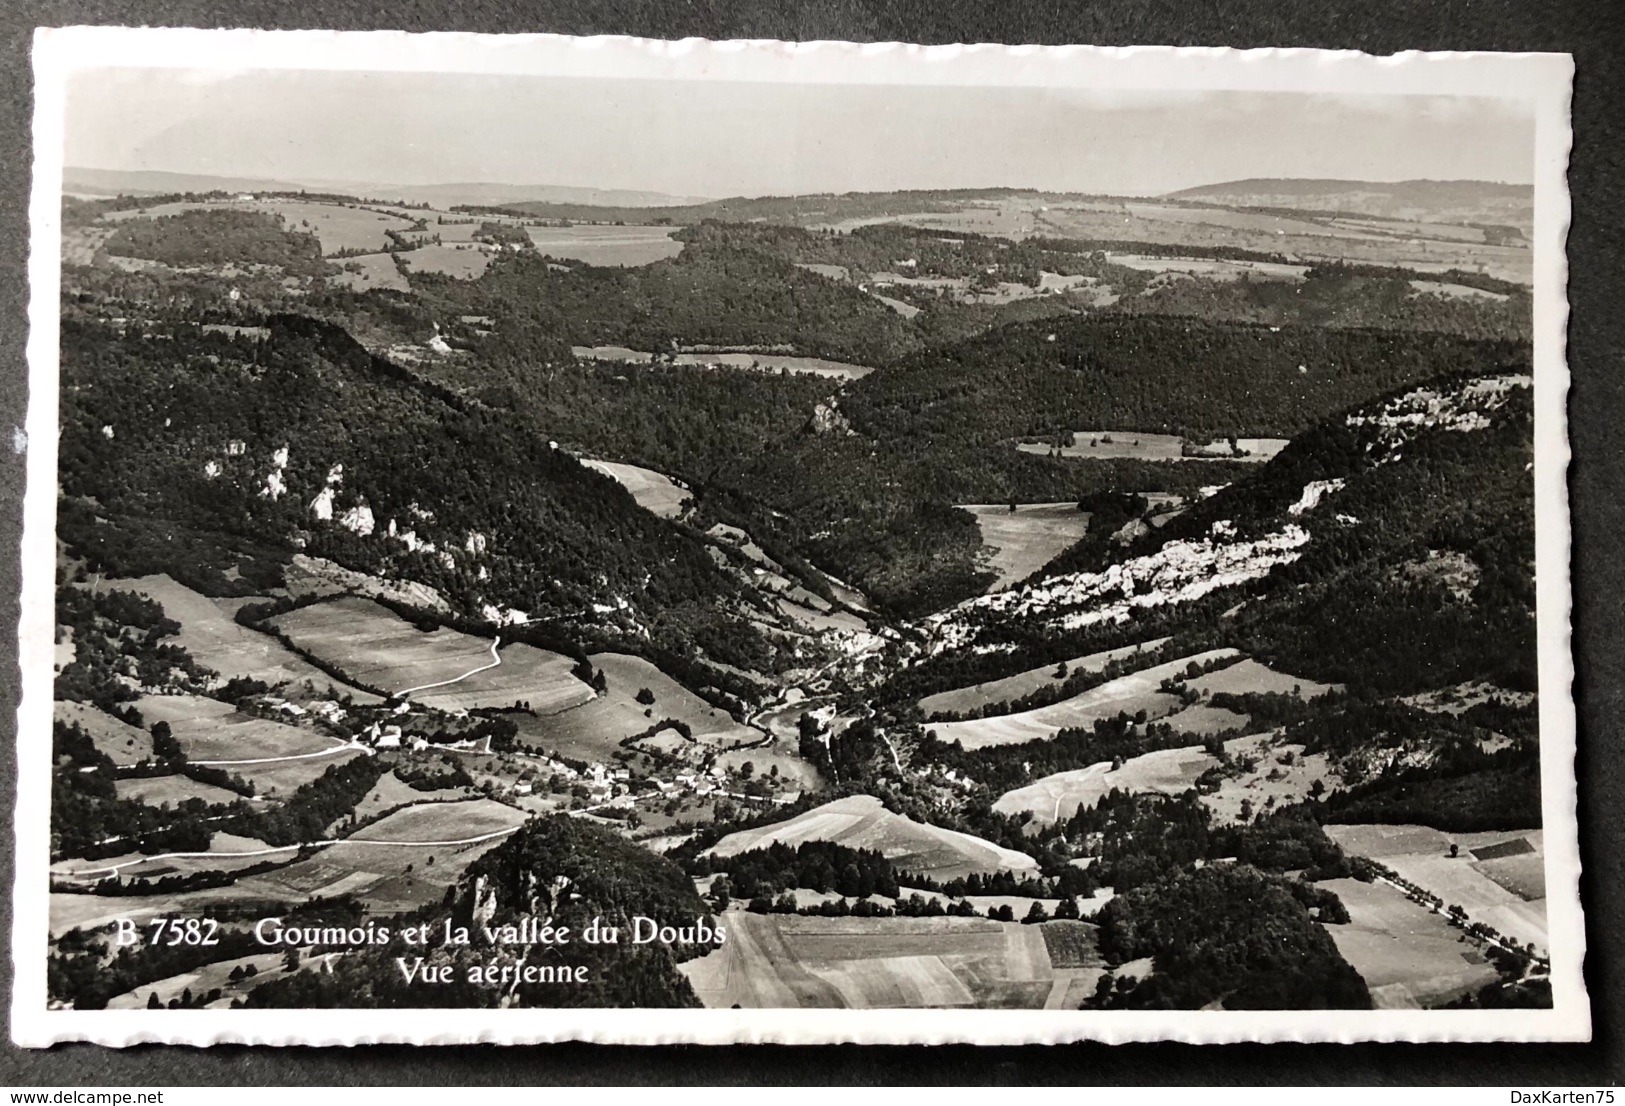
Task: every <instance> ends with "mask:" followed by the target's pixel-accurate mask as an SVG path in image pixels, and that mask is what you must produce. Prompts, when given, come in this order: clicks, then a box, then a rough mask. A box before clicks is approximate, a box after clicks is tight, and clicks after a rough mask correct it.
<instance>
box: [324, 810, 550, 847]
mask: <svg viewBox="0 0 1625 1106" xmlns="http://www.w3.org/2000/svg"><path fill="white" fill-rule="evenodd" d="M526 820H527V816H526V814H525V813H524V812H523V811H520V810H515V809H514V808H513V807H511V806H503V805H502V804H501V803H498V802H494V801H492V800H491V799H468V800H465V801H463V802H445V803H437V802H426V803H423V804H421V805H419V806H410V807H406V808H405V809H402V810H397V811H395V812H394V813H393V814H388V815H385V816H384V817H383V818H381V819H379V820H378V821H376V822H374V823H372V824H371V825H370V826H363V827H361V829H359V830H357V831H356V832H355V833H353V834H351V835H350V836H349V838H347V840H350V841H388V842H391V843H393V844H398V845H401V844H410V843H412V842H423V843H427V844H440V843H450V842H467V841H468V839H469V838H473V837H483V836H485V835H487V834H493V833H501V832H502V831H504V830H511V829H517V828H518V827H519V826H522V825H524V824H525V821H526Z"/></svg>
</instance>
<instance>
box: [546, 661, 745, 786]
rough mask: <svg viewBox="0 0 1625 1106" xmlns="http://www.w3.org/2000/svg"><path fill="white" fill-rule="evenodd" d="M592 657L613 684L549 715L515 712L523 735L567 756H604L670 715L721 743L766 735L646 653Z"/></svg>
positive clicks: (697, 736) (731, 743) (704, 737)
mask: <svg viewBox="0 0 1625 1106" xmlns="http://www.w3.org/2000/svg"><path fill="white" fill-rule="evenodd" d="M588 659H589V660H591V661H592V664H593V667H594V668H596V669H597V670H599V671H600V672H602V673H603V674H604V679H605V681H606V683H607V684H608V690H607V691H606V692H605V693H604V694H602V695H599V696H597V697H596V698H594V699H592V700H591V701H590V702H587V703H583V704H582V705H581V706H578V707H573V708H571V709H569V710H564V711H560V712H558V713H556V714H550V715H547V716H545V717H541V718H533V717H531V716H530V715H525V714H521V715H516V716H515V717H514V721H515V722H517V723H518V724H519V736H520V740H522V741H526V742H530V743H533V744H539V745H541V746H542V747H543V748H545V749H548V750H549V751H552V752H557V753H562V754H563V755H565V756H570V757H579V758H581V759H584V760H604V759H606V758H607V757H608V756H609V755H610V753H612V752H613V751H615V750H616V749H617V748H619V747H620V743H621V740H622V739H623V738H627V737H631V736H633V735H634V734H639V733H642V732H643V731H644V730H647V729H648V728H649V727H650V726H652V725H653V724H654V723H656V722H659V721H661V720H663V719H668V718H670V719H675V720H676V721H679V722H685V723H687V724H688V726H689V728H690V729H691V730H692V731H693V734H694V740H696V741H701V742H704V743H705V744H707V745H714V746H717V747H720V748H728V747H730V746H735V745H748V744H754V743H755V742H757V741H761V740H762V739H763V737H764V736H765V735H764V734H763V733H762V732H761V731H760V730H755V729H752V728H751V727H749V726H745V725H741V724H740V723H738V722H735V721H734V720H733V718H732V717H731V716H730V715H729V714H728V712H727V711H725V710H721V709H719V708H717V707H713V706H712V705H711V704H710V703H707V702H706V701H705V700H704V699H701V698H700V697H699V696H698V695H695V694H694V693H693V692H692V691H689V690H688V689H687V688H685V687H684V686H683V685H682V684H679V683H678V682H677V681H676V680H673V679H672V678H671V677H670V676H668V675H666V674H665V673H664V672H662V671H661V670H660V669H659V668H657V667H655V666H654V665H653V664H651V663H649V662H648V661H646V660H644V659H643V658H642V657H634V656H629V655H627V654H624V653H594V654H592V655H591V656H590V657H589V658H588ZM644 688H647V689H649V691H650V692H651V693H652V694H653V695H654V702H653V703H652V704H648V705H645V704H643V703H639V702H638V701H637V698H636V696H637V693H638V692H639V691H640V690H642V689H644ZM646 711H647V712H648V713H647V714H646V713H645V712H646Z"/></svg>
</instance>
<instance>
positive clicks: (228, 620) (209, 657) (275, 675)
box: [109, 576, 378, 703]
mask: <svg viewBox="0 0 1625 1106" xmlns="http://www.w3.org/2000/svg"><path fill="white" fill-rule="evenodd" d="M109 583H110V585H111V586H114V587H118V588H120V589H123V590H128V591H133V592H136V593H137V594H140V595H145V596H147V597H148V598H149V599H153V600H156V601H157V602H158V603H160V604H162V605H163V608H164V613H165V614H166V615H168V616H169V617H170V618H173V619H174V620H175V621H176V622H179V623H180V624H181V632H180V633H179V634H178V635H176V637H175V639H174V640H175V643H176V644H178V645H179V646H181V648H183V649H185V650H186V651H187V652H188V653H190V654H191V655H192V659H193V660H195V661H197V662H198V663H199V664H201V665H204V666H206V667H208V668H212V669H214V670H215V671H216V672H218V673H220V675H221V676H222V677H223V678H225V679H230V678H231V677H233V676H247V677H249V678H250V679H255V680H260V681H262V682H264V683H267V684H270V685H271V686H272V687H276V686H278V685H281V684H286V683H296V684H300V685H306V684H308V685H309V687H310V688H311V689H312V690H315V691H320V692H325V691H326V690H327V689H328V688H330V687H331V688H333V689H334V691H335V692H336V693H340V694H344V693H347V694H349V695H350V696H351V697H352V698H354V699H355V700H356V701H358V702H364V703H375V702H377V701H378V700H377V697H376V696H372V695H368V694H367V693H366V692H364V691H361V690H359V689H358V688H353V687H350V686H349V685H347V684H343V683H341V682H340V681H338V680H335V679H333V677H331V676H329V675H328V674H327V673H325V672H323V671H322V670H321V669H319V668H317V667H316V666H315V665H313V664H311V663H310V662H309V661H307V660H305V659H304V658H302V657H300V656H299V655H298V654H296V653H294V652H293V651H291V650H290V649H288V647H287V646H285V645H283V644H282V643H281V642H280V641H278V640H277V639H276V638H274V637H272V636H271V635H269V634H262V633H260V632H259V631H257V630H250V629H249V628H248V627H246V626H240V625H238V624H237V622H236V621H234V620H233V618H232V614H233V613H235V611H236V610H237V608H238V607H241V606H242V605H243V603H244V602H245V600H242V599H229V600H220V601H218V602H217V601H216V600H213V599H210V598H209V597H207V596H205V595H200V594H199V593H198V592H195V591H193V590H192V589H191V588H188V587H186V586H184V585H182V584H178V583H176V582H175V581H174V580H172V579H170V578H169V577H168V576H142V577H139V578H136V579H133V580H118V581H109Z"/></svg>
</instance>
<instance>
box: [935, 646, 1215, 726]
mask: <svg viewBox="0 0 1625 1106" xmlns="http://www.w3.org/2000/svg"><path fill="white" fill-rule="evenodd" d="M1235 653H1236V651H1235V650H1234V649H1210V650H1208V651H1207V652H1205V653H1197V654H1194V655H1192V656H1189V657H1181V658H1179V659H1178V660H1172V661H1166V662H1164V663H1162V664H1158V665H1152V666H1151V667H1149V668H1145V669H1142V670H1141V671H1139V672H1134V673H1130V674H1129V675H1127V676H1119V677H1118V678H1117V679H1115V680H1108V681H1107V682H1106V683H1103V684H1101V685H1100V686H1098V687H1093V688H1090V689H1089V690H1088V691H1085V692H1083V693H1081V694H1079V695H1074V696H1073V697H1072V698H1070V699H1063V700H1062V701H1061V702H1059V703H1054V704H1052V705H1050V706H1047V707H1039V708H1037V709H1035V710H1026V711H1021V712H1019V713H1017V714H1006V715H1000V716H997V717H994V718H977V719H973V720H971V721H969V722H935V723H932V724H931V725H930V727H929V729H930V730H932V731H934V732H935V733H936V735H937V740H939V741H943V742H954V741H957V742H959V743H960V744H961V745H962V746H963V747H964V748H966V749H984V748H986V747H988V746H990V745H1019V744H1021V743H1022V742H1024V741H1039V740H1047V739H1049V738H1052V737H1054V736H1055V735H1056V734H1057V733H1059V732H1060V731H1061V730H1065V729H1071V728H1075V727H1079V726H1092V725H1094V723H1095V722H1096V721H1098V720H1100V719H1103V718H1115V717H1117V715H1118V714H1130V715H1133V714H1136V713H1137V712H1139V711H1142V710H1143V711H1145V713H1146V717H1147V718H1149V719H1153V720H1154V719H1159V718H1163V717H1165V716H1167V715H1169V714H1172V713H1174V711H1175V710H1177V709H1178V707H1179V698H1178V696H1175V695H1170V694H1168V693H1167V692H1165V691H1160V690H1158V688H1159V687H1160V686H1161V684H1162V681H1163V680H1165V679H1168V678H1170V677H1177V676H1179V675H1180V674H1181V673H1182V672H1184V670H1185V668H1186V666H1187V665H1189V664H1191V663H1193V662H1194V663H1197V664H1201V663H1203V662H1204V661H1208V660H1217V659H1219V658H1221V657H1230V656H1234V655H1235Z"/></svg>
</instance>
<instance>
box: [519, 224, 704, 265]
mask: <svg viewBox="0 0 1625 1106" xmlns="http://www.w3.org/2000/svg"><path fill="white" fill-rule="evenodd" d="M676 229H678V228H676V227H639V226H631V227H603V226H570V227H526V228H525V233H526V234H528V235H530V240H531V241H532V242H534V243H535V244H536V251H537V252H538V253H540V254H543V255H545V256H548V257H561V258H569V259H571V260H574V261H585V262H586V263H587V264H589V265H601V266H621V267H627V266H638V265H648V264H650V263H651V262H655V261H661V260H663V259H665V258H668V257H676V256H677V255H678V254H680V253H682V252H683V244H682V243H681V242H678V241H676V240H675V239H673V238H672V236H671V235H672V231H674V230H676Z"/></svg>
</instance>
